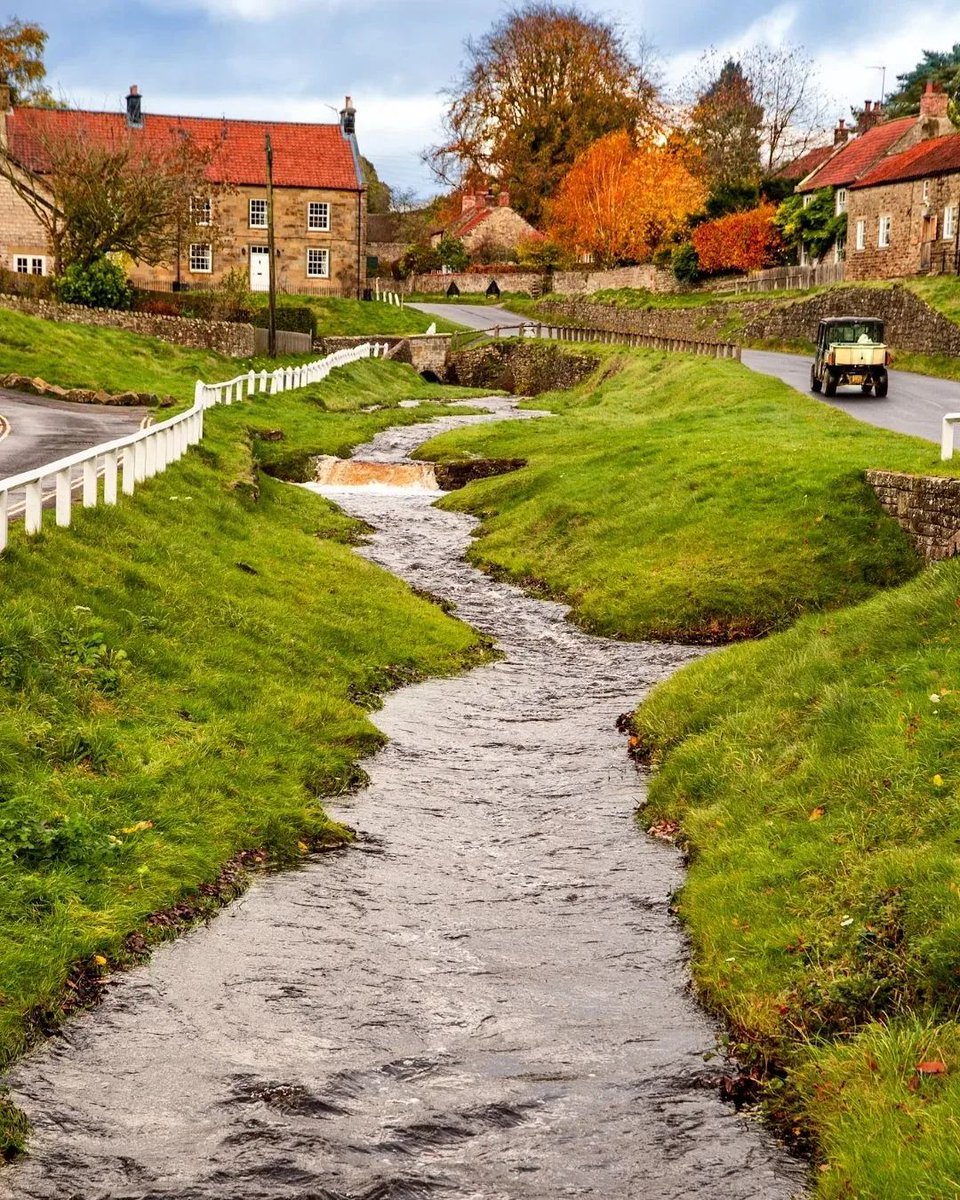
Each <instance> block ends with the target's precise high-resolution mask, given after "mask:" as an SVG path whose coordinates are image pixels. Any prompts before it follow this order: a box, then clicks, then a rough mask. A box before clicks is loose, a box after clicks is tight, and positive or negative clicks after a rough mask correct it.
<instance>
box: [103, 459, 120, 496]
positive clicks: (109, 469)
mask: <svg viewBox="0 0 960 1200" xmlns="http://www.w3.org/2000/svg"><path fill="white" fill-rule="evenodd" d="M103 502H104V504H116V502H117V451H116V450H108V451H107V452H106V454H105V455H104V456H103Z"/></svg>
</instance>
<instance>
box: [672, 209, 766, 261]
mask: <svg viewBox="0 0 960 1200" xmlns="http://www.w3.org/2000/svg"><path fill="white" fill-rule="evenodd" d="M776 212H777V210H776V208H775V207H774V206H773V205H772V204H762V205H761V206H760V207H759V208H753V209H750V210H749V211H748V212H737V213H730V214H729V215H728V216H726V217H720V219H719V220H717V221H708V222H707V223H706V224H704V225H698V226H697V228H696V229H695V230H694V231H693V233H692V234H691V235H690V240H691V241H692V242H693V245H694V248H695V250H696V252H697V258H698V259H699V260H700V270H701V271H704V272H707V273H710V272H713V271H757V270H760V269H761V268H762V267H771V266H774V265H775V264H777V263H778V262H782V261H783V258H784V251H785V246H784V241H783V238H782V237H781V236H780V230H779V229H778V228H777V226H776V224H775V222H774V217H775V216H776Z"/></svg>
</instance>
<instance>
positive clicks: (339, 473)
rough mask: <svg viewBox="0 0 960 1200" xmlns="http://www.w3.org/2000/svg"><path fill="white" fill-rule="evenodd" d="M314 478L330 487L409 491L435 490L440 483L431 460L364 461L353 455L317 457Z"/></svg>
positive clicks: (438, 488) (438, 487) (438, 489)
mask: <svg viewBox="0 0 960 1200" xmlns="http://www.w3.org/2000/svg"><path fill="white" fill-rule="evenodd" d="M315 479H316V482H317V483H319V484H321V485H323V486H324V487H330V488H345V487H349V488H355V487H363V488H389V489H390V490H391V491H394V490H396V489H402V490H404V491H411V492H437V491H440V486H439V484H438V483H437V476H436V473H435V472H434V469H433V463H417V462H405V463H388V462H365V461H364V460H363V459H355V458H333V457H332V456H329V455H324V456H323V457H321V458H318V459H317V468H316V475H315Z"/></svg>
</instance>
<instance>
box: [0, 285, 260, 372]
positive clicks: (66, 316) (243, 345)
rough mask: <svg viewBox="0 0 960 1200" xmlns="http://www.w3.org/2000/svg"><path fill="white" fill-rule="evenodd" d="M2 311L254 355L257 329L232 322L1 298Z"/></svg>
mask: <svg viewBox="0 0 960 1200" xmlns="http://www.w3.org/2000/svg"><path fill="white" fill-rule="evenodd" d="M0 307H3V308H9V309H12V310H13V311H14V312H21V313H26V314H27V315H29V316H31V317H43V318H44V319H45V320H47V321H60V322H62V323H65V324H70V325H96V326H99V327H101V328H104V327H109V328H111V329H126V330H127V331H128V332H129V333H139V334H142V335H143V336H144V337H155V338H160V339H162V340H163V341H165V342H172V343H173V344H174V345H175V346H191V347H193V348H194V349H197V350H214V351H216V352H217V353H218V354H225V355H228V356H229V357H230V358H250V357H251V356H252V355H253V352H254V351H253V338H254V333H253V326H252V325H243V324H240V323H237V322H232V321H204V320H200V319H199V318H197V317H167V316H159V315H157V314H155V313H136V312H117V311H115V310H114V309H109V308H83V307H81V306H80V305H77V304H58V303H57V302H56V301H53V300H30V299H27V298H26V297H24V296H0Z"/></svg>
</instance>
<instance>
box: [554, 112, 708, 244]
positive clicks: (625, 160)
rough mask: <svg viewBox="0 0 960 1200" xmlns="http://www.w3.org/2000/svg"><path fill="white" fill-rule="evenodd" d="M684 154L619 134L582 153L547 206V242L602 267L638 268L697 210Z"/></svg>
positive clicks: (700, 197)
mask: <svg viewBox="0 0 960 1200" xmlns="http://www.w3.org/2000/svg"><path fill="white" fill-rule="evenodd" d="M704 197H705V191H704V187H703V184H702V183H701V182H700V181H699V180H698V179H697V178H696V177H695V176H694V175H693V174H692V172H691V171H690V170H689V168H688V166H687V165H686V164H685V162H684V155H683V154H682V153H681V152H680V151H678V150H676V149H672V148H670V147H669V146H662V145H658V144H655V143H653V142H651V141H643V142H641V143H640V144H639V146H636V145H634V143H633V141H632V140H631V138H630V136H629V135H628V134H627V133H626V132H625V131H624V130H620V131H618V132H616V133H610V134H607V136H606V137H603V138H601V139H599V140H598V141H596V142H595V143H594V144H593V145H592V146H591V147H589V149H587V150H586V151H584V152H583V153H582V154H581V155H580V156H579V158H577V160H576V162H575V163H574V164H573V166H572V167H571V168H570V171H569V172H568V174H567V175H566V177H565V179H564V180H563V183H562V184H561V186H560V188H559V190H558V192H557V195H556V197H555V198H554V200H553V201H552V202H551V203H550V205H549V210H548V231H549V234H550V236H551V237H552V238H553V239H554V240H555V241H556V242H557V243H559V244H560V245H561V246H563V247H565V248H566V249H568V250H571V251H572V250H580V251H586V252H588V253H590V254H592V255H593V257H594V259H595V261H597V262H598V263H601V264H604V265H610V264H615V263H619V262H624V261H630V260H632V261H641V262H642V261H645V260H647V259H649V258H650V256H651V254H652V253H653V250H654V249H655V247H656V246H657V245H658V244H659V243H660V242H662V241H664V240H665V239H667V238H669V237H670V236H672V235H673V234H674V233H676V232H678V231H679V230H680V229H681V228H682V227H683V225H684V222H685V221H686V219H687V217H688V216H689V215H690V213H692V212H694V211H696V210H697V209H698V208H700V207H701V205H702V204H703V201H704Z"/></svg>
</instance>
